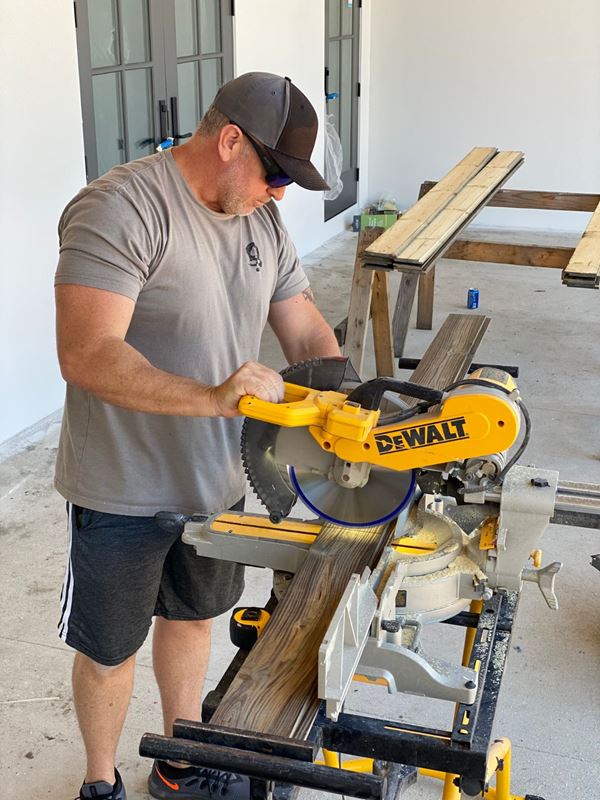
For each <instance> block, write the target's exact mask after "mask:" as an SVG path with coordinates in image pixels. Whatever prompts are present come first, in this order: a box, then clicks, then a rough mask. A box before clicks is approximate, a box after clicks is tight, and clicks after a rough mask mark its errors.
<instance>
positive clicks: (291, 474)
mask: <svg viewBox="0 0 600 800" xmlns="http://www.w3.org/2000/svg"><path fill="white" fill-rule="evenodd" d="M282 375H283V378H284V382H285V384H284V385H285V396H284V401H283V402H282V403H277V404H275V403H269V402H266V401H263V400H259V399H258V398H256V397H252V396H247V397H244V398H242V400H241V402H240V405H239V408H240V411H241V412H242V413H243V414H245V415H246V417H247V419H246V421H245V423H244V427H243V431H242V460H243V463H244V466H245V469H246V472H247V474H248V478H249V480H250V483H251V485H252V487H253V489H254V491H255V492H256V494H257V495H258V497H259V498H260V500H261V501H262V502H263V503H264V505H265V506H266V508H267V510H268V511H269V516H270V519H271V521H272V522H280V521H281V520H282V519H283V518H284V517H286V516H287V515H288V514H289V513H290V511H291V509H292V507H293V506H294V503H295V502H296V500H297V499H298V498H300V499H301V500H302V501H303V502H304V503H305V505H307V506H308V507H309V508H310V509H311V510H312V511H313V512H314V513H315V514H316V515H317V516H318V517H320V518H322V519H325V520H328V521H330V522H335V523H338V524H340V525H343V526H346V527H352V526H361V527H364V526H370V525H380V524H382V523H384V522H386V521H388V520H391V519H393V518H394V517H397V516H398V515H399V514H400V513H401V512H402V511H403V509H405V508H406V507H407V505H408V504H409V503H410V502H411V500H412V499H413V497H414V493H415V488H416V472H415V470H418V469H425V468H428V467H431V466H432V465H436V464H449V463H459V462H460V463H462V464H464V467H465V472H464V474H465V475H467V474H469V475H470V476H471V478H472V477H473V476H474V475H475V474H478V475H479V477H481V478H482V482H481V484H482V485H483V483H485V484H486V485H492V484H493V485H499V484H500V483H501V481H502V478H503V476H504V474H505V473H506V472H507V470H508V468H509V467H510V466H511V464H512V463H514V460H516V458H515V459H511V462H510V463H509V464H506V463H505V455H504V454H505V453H506V451H507V450H508V449H509V448H510V447H511V446H512V445H513V444H514V442H515V441H516V439H517V437H518V435H519V430H520V427H521V419H524V420H525V422H526V427H527V428H528V426H529V417H528V415H527V411H526V409H525V406H524V405H523V402H522V400H521V398H520V395H519V392H518V390H517V387H516V384H515V383H514V381H513V379H512V378H511V377H510V375H508V374H507V373H505V372H502V371H500V370H498V369H492V368H483V369H479V370H477V371H476V372H474V373H472V374H471V375H470V376H469V378H467V379H466V380H462V381H458V382H456V383H454V384H453V385H452V386H449V387H447V388H446V389H445V390H444V391H436V390H433V389H428V388H426V387H423V386H419V385H417V384H413V383H408V382H405V381H396V380H392V379H389V378H377V379H375V380H372V381H368V382H366V383H360V380H359V378H358V375H357V374H356V373H355V371H354V370H353V368H352V366H351V364H350V362H349V361H348V360H347V359H344V358H329V359H315V360H313V361H309V362H305V363H303V364H297V365H294V366H293V367H290V368H289V369H287V370H285V371H284V372H283V373H282ZM390 396H391V397H390ZM386 397H387V398H389V399H388V401H387V404H388V406H389V405H390V403H393V404H395V405H396V407H395V408H394V409H393V410H392V411H391V412H390V411H388V413H385V414H383V413H382V411H381V404H382V401H384V398H386ZM406 399H409V400H410V401H412V405H409V404H408V403H407V402H406ZM384 402H385V401H384ZM527 438H528V433H527V434H526V437H525V439H527ZM522 449H523V448H522V447H521V448H519V451H518V453H517V454H516V457H517V458H518V456H519V455H520V453H521V452H522ZM468 488H469V490H470V491H473V490H474V487H473V486H470V487H468Z"/></svg>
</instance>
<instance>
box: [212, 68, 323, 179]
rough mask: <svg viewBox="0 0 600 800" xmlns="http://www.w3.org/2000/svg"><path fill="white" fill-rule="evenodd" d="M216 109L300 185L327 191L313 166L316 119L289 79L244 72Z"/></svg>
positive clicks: (228, 86) (224, 89) (227, 88)
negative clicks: (260, 146) (312, 155)
mask: <svg viewBox="0 0 600 800" xmlns="http://www.w3.org/2000/svg"><path fill="white" fill-rule="evenodd" d="M213 105H214V106H215V108H217V109H218V110H219V111H220V112H221V113H222V114H225V116H226V117H228V118H229V120H230V121H231V122H233V123H235V124H236V125H239V127H240V128H241V129H242V130H243V131H244V132H245V133H247V134H248V135H249V136H251V137H252V138H253V139H255V140H256V141H257V142H259V143H260V144H261V145H262V146H263V147H264V148H265V150H266V151H267V153H268V154H269V155H270V156H271V158H272V159H273V160H274V161H275V163H276V164H277V165H278V166H279V167H280V168H281V169H282V170H283V171H284V172H285V173H286V174H287V175H289V176H290V178H292V180H293V181H294V182H295V183H297V184H298V185H299V186H302V187H303V188H304V189H312V190H315V191H327V190H328V189H329V186H328V184H327V182H326V181H325V179H324V178H323V176H322V175H321V174H320V173H319V171H318V170H317V168H316V167H315V166H314V165H313V164H312V163H311V161H310V156H311V154H312V151H313V147H314V144H315V139H316V138H317V129H318V121H317V114H316V112H315V110H314V108H313V107H312V105H311V103H310V101H309V99H308V98H307V97H306V96H305V95H304V94H302V92H301V91H300V89H298V88H296V86H294V84H293V83H292V81H291V80H290V78H282V77H281V76H280V75H273V74H272V73H270V72H246V73H245V74H244V75H240V76H239V78H234V79H233V80H232V81H229V82H228V83H226V84H225V85H224V86H222V87H221V89H220V90H219V92H218V93H217V96H216V97H215V99H214V100H213Z"/></svg>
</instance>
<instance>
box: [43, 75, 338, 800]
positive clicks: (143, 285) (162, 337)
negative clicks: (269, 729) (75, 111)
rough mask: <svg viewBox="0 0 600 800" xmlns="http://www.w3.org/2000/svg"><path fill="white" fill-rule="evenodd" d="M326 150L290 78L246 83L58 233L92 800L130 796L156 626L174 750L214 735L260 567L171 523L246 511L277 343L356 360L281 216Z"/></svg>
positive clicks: (64, 477) (279, 392)
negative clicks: (226, 662) (209, 703)
mask: <svg viewBox="0 0 600 800" xmlns="http://www.w3.org/2000/svg"><path fill="white" fill-rule="evenodd" d="M316 133H317V118H316V114H315V111H314V109H313V108H312V106H311V104H310V102H309V101H308V99H307V98H306V97H305V96H304V95H303V94H302V93H301V92H300V91H299V90H298V89H297V88H296V87H295V86H294V85H293V84H292V82H291V81H290V80H289V78H281V77H279V76H277V75H271V74H268V73H248V74H246V75H242V76H241V77H239V78H237V79H235V80H233V81H231V82H230V83H228V84H226V85H225V86H224V87H223V88H222V89H221V91H220V92H219V94H218V95H217V97H216V98H215V101H214V104H213V106H212V107H211V109H209V111H208V112H207V114H206V115H205V117H204V118H203V119H202V121H201V123H200V125H199V127H198V130H197V131H196V133H195V134H194V136H193V137H192V138H191V139H190V140H189V142H187V143H186V144H184V145H182V146H180V147H177V148H175V149H173V150H167V151H165V152H161V153H159V154H157V155H152V156H149V157H147V158H143V159H140V160H138V161H135V162H132V163H130V164H125V165H123V166H117V167H115V168H113V169H112V170H110V172H108V173H107V174H106V175H104V176H103V177H101V178H99V179H98V180H96V181H93V182H92V183H91V184H90V185H89V186H87V187H86V188H85V189H83V190H82V191H81V192H80V193H79V194H78V195H77V197H75V199H74V200H73V201H72V202H71V203H70V204H69V205H68V206H67V208H66V209H65V211H64V213H63V216H62V218H61V222H60V226H59V233H60V261H59V265H58V270H57V274H56V304H57V340H58V353H59V360H60V365H61V370H62V373H63V376H64V378H65V380H66V381H67V400H66V406H65V415H64V421H63V427H62V433H61V441H60V448H59V454H58V461H57V468H56V487H57V489H58V491H59V492H60V493H61V494H62V495H63V496H64V497H65V498H66V499H67V501H68V504H67V505H68V510H69V531H70V542H69V558H68V565H67V572H66V576H65V582H64V586H63V593H62V598H61V603H62V615H61V619H60V623H59V632H60V636H61V638H62V639H63V640H64V641H65V642H66V643H67V644H69V645H71V646H72V647H73V648H75V650H77V653H76V655H75V663H74V669H73V693H74V702H75V708H76V711H77V716H78V720H79V725H80V728H81V733H82V737H83V741H84V745H85V749H86V754H87V771H86V774H85V779H84V783H83V786H82V787H81V790H80V795H79V796H80V798H91V797H94V798H98V800H100V799H102V800H124V798H125V796H126V795H125V789H124V787H123V784H122V781H121V778H120V776H119V774H118V772H117V771H116V770H115V754H116V748H117V744H118V740H119V736H120V733H121V729H122V726H123V724H124V720H125V716H126V712H127V707H128V704H129V699H130V696H131V691H132V685H133V674H134V662H135V654H136V652H137V650H138V649H139V647H140V646H141V644H142V643H143V641H144V639H145V637H146V634H147V632H148V629H149V626H150V623H151V619H152V617H153V616H154V617H155V625H154V638H153V662H154V671H155V675H156V678H157V682H158V685H159V689H160V696H161V702H162V709H163V716H164V726H165V733H166V734H168V735H171V733H172V722H173V720H174V719H175V718H176V717H184V718H188V719H197V718H198V716H199V711H200V698H201V691H202V684H203V679H204V673H205V670H206V664H207V659H208V652H209V644H210V627H211V619H212V618H213V617H215V616H217V615H219V614H222V613H223V612H225V611H226V610H227V609H229V608H231V607H232V606H234V605H235V603H236V602H237V600H238V598H239V596H240V594H241V592H242V589H243V568H242V567H241V566H239V565H235V564H228V563H224V562H217V561H213V560H210V559H201V558H199V557H198V556H196V555H195V551H194V550H193V549H192V548H190V547H189V546H187V545H184V544H182V543H181V541H180V540H179V537H178V536H176V535H170V534H168V533H166V532H165V531H163V530H161V529H160V528H159V527H158V526H157V525H156V523H155V521H154V514H155V513H156V512H157V511H160V510H168V511H178V512H182V513H185V514H191V513H194V512H200V513H201V512H204V513H209V512H215V511H219V510H221V509H224V508H227V507H232V506H234V507H235V506H237V507H241V505H240V498H243V495H244V486H245V483H244V477H243V472H242V467H241V463H240V455H239V438H240V430H241V420H240V417H239V414H238V410H237V406H238V402H239V400H240V398H241V397H242V396H243V395H245V394H255V395H257V396H258V397H260V398H262V399H264V400H270V401H273V402H277V401H280V400H281V399H282V397H283V384H282V380H281V377H280V376H279V374H278V373H276V372H274V371H272V370H270V369H268V368H266V367H265V366H262V365H260V364H258V363H256V358H257V356H258V348H259V341H260V336H261V332H262V330H263V327H264V325H265V324H266V322H267V321H268V322H269V323H270V325H271V327H272V329H273V330H274V332H275V334H276V335H277V337H278V339H279V341H280V343H281V346H282V349H283V351H284V354H285V356H286V358H287V360H288V361H289V362H296V361H300V360H303V359H305V358H310V357H313V356H329V355H337V354H339V350H338V347H337V343H336V341H335V338H334V335H333V332H332V331H331V329H330V327H329V326H328V325H327V324H326V323H325V321H324V320H323V318H322V316H321V315H320V314H319V312H318V311H317V309H316V306H315V305H314V302H313V297H312V294H311V291H310V288H309V285H308V281H307V279H306V276H305V275H304V273H303V271H302V269H301V267H300V265H299V262H298V258H297V255H296V252H295V250H294V248H293V245H292V244H291V242H290V240H289V237H288V234H287V232H286V230H285V228H284V227H283V225H282V223H281V220H280V217H279V214H278V212H277V210H276V208H275V205H274V203H273V202H272V201H273V200H281V198H282V197H283V195H284V193H285V187H286V186H287V185H288V184H290V183H292V182H295V183H298V184H299V185H300V186H303V187H305V188H307V189H313V190H322V189H326V188H327V184H326V183H325V181H324V180H323V178H322V177H321V176H320V175H319V173H318V172H317V170H316V169H315V167H314V166H313V165H312V164H311V162H310V156H311V153H312V149H313V146H314V141H315V137H316ZM211 778H212V781H213V783H214V780H215V776H214V774H213V775H212V776H211ZM222 778H223V779H222V781H221V784H220V786H219V791H220V793H221V794H226V793H229V794H230V795H231V794H232V791H230V790H232V789H233V787H234V786H235V782H234V781H233V780H232V779H231V776H226V775H225V774H223V775H222ZM149 788H150V791H151V793H152V794H153V795H154V796H156V797H162V798H168V797H203V796H209V794H210V792H211V790H212V789H214V788H215V787H214V785H213V786H210V785H207V774H206V771H205V770H204V771H203V770H198V769H194V768H192V767H186V766H184V765H174V764H164V763H163V762H159V763H157V764H155V765H154V766H153V769H152V773H151V775H150V779H149ZM233 794H235V792H233Z"/></svg>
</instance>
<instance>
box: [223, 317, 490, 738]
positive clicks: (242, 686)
mask: <svg viewBox="0 0 600 800" xmlns="http://www.w3.org/2000/svg"><path fill="white" fill-rule="evenodd" d="M487 323H488V320H487V318H486V317H483V316H481V315H470V314H463V315H459V314H452V315H451V316H450V317H449V318H448V320H446V322H445V323H444V325H442V328H441V329H440V331H439V332H438V334H437V335H436V337H435V339H434V340H433V342H432V344H431V345H430V346H429V348H428V349H427V352H426V353H425V355H424V356H423V358H422V359H421V361H420V363H419V366H418V367H417V369H416V370H415V371H414V372H413V374H412V377H411V380H413V381H415V382H417V383H422V384H426V385H428V386H431V387H432V388H436V389H443V388H444V387H445V386H447V385H448V384H450V383H452V381H454V380H457V379H458V378H460V377H462V376H463V375H464V374H465V372H466V370H467V368H468V366H469V365H470V363H471V360H472V357H473V353H474V352H475V349H476V347H477V344H478V343H479V341H480V340H481V337H482V336H483V333H484V331H485V328H486V327H487ZM407 402H409V403H411V404H414V403H415V402H416V401H415V400H414V398H410V399H409V398H407ZM392 534H393V529H392V530H389V529H386V528H385V527H384V526H381V527H375V528H351V529H348V528H341V527H339V526H335V525H324V526H323V529H322V531H321V533H320V534H319V536H318V538H317V541H316V542H315V544H314V545H313V546H312V547H311V548H310V551H309V553H308V556H307V557H306V560H305V561H304V563H303V565H302V567H301V568H300V570H299V571H298V572H297V574H296V575H295V577H294V579H293V580H292V582H291V584H290V587H289V589H288V590H287V592H286V594H285V596H284V597H283V599H282V600H281V602H280V603H279V605H278V606H277V608H276V609H275V612H274V613H273V616H272V618H271V621H270V622H269V624H268V626H267V628H266V629H265V632H264V633H263V634H262V636H261V637H260V638H259V640H258V642H257V643H256V644H255V645H254V647H253V648H252V650H251V651H250V653H249V655H248V657H247V658H246V660H245V662H244V664H243V666H242V667H241V669H240V670H239V672H238V674H237V675H236V677H235V678H234V680H233V681H232V683H231V686H230V688H229V689H228V691H227V692H226V693H225V696H224V697H223V700H222V701H221V703H220V705H219V706H218V708H217V710H216V712H215V713H214V715H213V717H212V722H214V723H215V724H216V725H227V726H229V727H231V728H235V729H237V730H253V731H258V732H261V733H270V734H274V735H278V736H287V737H289V736H294V737H297V738H304V737H306V736H307V734H308V732H309V730H310V728H311V726H312V723H313V721H314V718H315V716H316V714H317V712H318V709H319V705H320V702H319V700H318V697H317V654H318V648H319V645H320V644H321V641H322V638H323V635H324V633H325V631H326V629H327V626H328V625H329V621H330V619H331V616H332V614H333V611H334V610H335V608H336V606H337V604H338V602H339V599H340V597H341V595H342V593H343V591H344V589H345V588H346V585H347V583H348V580H349V578H350V576H351V575H352V574H353V573H359V574H361V573H362V572H363V569H364V567H365V566H373V565H374V564H375V563H376V561H377V558H378V557H379V554H380V553H381V551H382V550H383V547H384V546H385V545H386V544H387V542H388V541H389V539H390V538H391V536H392Z"/></svg>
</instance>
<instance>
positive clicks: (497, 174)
mask: <svg viewBox="0 0 600 800" xmlns="http://www.w3.org/2000/svg"><path fill="white" fill-rule="evenodd" d="M522 160H523V154H522V153H521V152H520V151H516V150H511V151H506V152H502V153H498V155H497V156H495V157H494V158H493V159H492V160H491V161H490V162H489V164H487V166H485V167H483V169H482V170H480V172H479V173H478V174H477V175H476V176H475V177H474V178H473V179H472V180H471V181H469V183H468V184H467V185H466V186H465V187H464V188H463V189H462V190H461V191H460V192H458V193H457V194H456V196H455V197H454V198H452V200H450V201H449V203H448V204H447V206H446V208H444V209H443V210H442V211H441V212H440V213H439V214H438V216H437V217H436V218H435V220H433V221H432V224H430V225H428V226H426V227H425V228H424V229H423V230H422V232H421V233H419V235H418V236H415V237H414V238H413V239H412V241H411V242H410V244H408V245H407V246H405V247H404V248H403V249H401V250H398V251H397V253H396V254H395V256H394V258H393V261H394V264H395V265H398V264H419V265H425V264H426V262H427V261H428V259H430V258H431V257H432V256H433V255H434V254H435V253H436V252H438V251H439V250H440V249H441V248H442V247H443V246H444V243H445V242H447V241H448V240H449V239H450V238H451V237H452V234H454V233H455V232H456V231H457V230H458V229H459V228H460V227H461V226H464V224H465V223H466V222H467V221H471V219H472V218H473V216H474V215H475V212H476V211H477V209H478V208H480V207H482V204H485V201H486V199H487V198H488V197H489V196H490V195H491V194H493V192H494V191H495V190H496V189H497V188H498V186H499V185H500V184H501V183H502V182H503V181H504V180H506V178H507V176H508V175H509V174H510V173H511V172H512V171H513V170H514V169H515V168H516V167H517V166H518V165H519V164H520V163H521V162H522ZM428 196H429V195H427V196H426V197H424V198H423V200H420V201H419V202H423V201H424V200H426V199H427V197H428Z"/></svg>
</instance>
